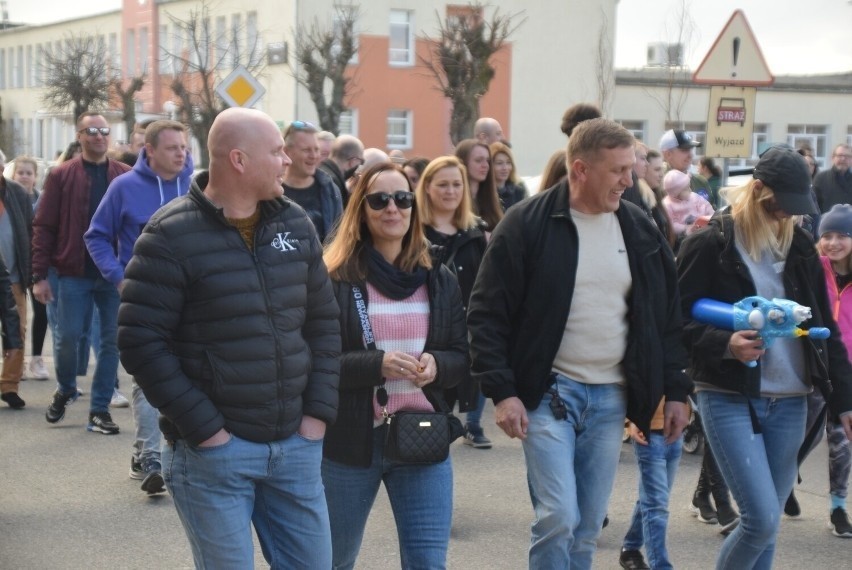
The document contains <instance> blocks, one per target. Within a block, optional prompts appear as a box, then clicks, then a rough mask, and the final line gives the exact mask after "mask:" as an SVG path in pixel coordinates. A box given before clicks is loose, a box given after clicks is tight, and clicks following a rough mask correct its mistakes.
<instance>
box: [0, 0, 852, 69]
mask: <svg viewBox="0 0 852 570" xmlns="http://www.w3.org/2000/svg"><path fill="white" fill-rule="evenodd" d="M363 1H364V2H365V3H366V2H369V0H363ZM461 1H463V0H461ZM491 1H492V2H493V3H495V4H499V0H491ZM582 1H587V2H591V1H594V0H582ZM250 2H251V0H247V3H250ZM487 2H488V0H484V3H487ZM5 3H6V5H7V9H8V12H9V19H10V20H12V21H17V22H27V23H46V22H49V21H57V20H63V19H68V18H75V17H79V16H84V15H88V14H96V13H100V12H107V11H110V10H117V9H119V8H120V7H121V0H83V1H81V2H69V1H68V0H36V1H33V0H6V2H5ZM459 3H460V2H459ZM682 6H686V11H687V13H688V15H689V19H690V20H691V21H692V23H693V24H694V31H693V32H692V33H691V34H689V35H688V41H685V42H684V43H685V58H686V63H687V65H688V66H689V67H690V68H691V69H695V68H697V67H698V65H699V64H700V63H701V61H702V60H703V59H704V56H705V55H706V54H707V52H708V50H709V49H710V46H711V45H712V44H713V41H714V40H715V39H716V38H717V37H718V35H719V34H720V33H721V31H722V28H723V27H724V26H725V24H726V23H727V22H728V20H729V19H730V17H731V15H732V14H733V13H734V11H735V10H737V9H742V10H743V12H744V13H745V16H746V19H747V20H748V22H749V24H750V25H751V29H752V31H753V32H754V34H755V36H756V38H757V42H758V44H759V45H760V48H761V50H762V52H763V56H764V59H765V60H766V63H767V65H768V66H769V70H770V71H771V72H772V73H773V74H774V75H787V74H810V73H835V72H850V71H852V39H850V38H852V32H850V30H852V0H738V1H737V0H619V5H618V17H617V22H616V53H615V65H616V67H617V68H638V67H642V66H643V65H644V64H645V58H646V48H647V45H648V44H649V43H655V42H674V41H676V38H677V36H678V29H679V28H680V27H681V26H680V25H678V23H677V22H678V21H679V19H678V18H677V17H676V14H677V13H678V12H679V11H680V8H681V7H682ZM779 23H781V25H779ZM528 24H529V22H528ZM685 29H686V27H685Z"/></svg>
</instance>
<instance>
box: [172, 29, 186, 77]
mask: <svg viewBox="0 0 852 570" xmlns="http://www.w3.org/2000/svg"><path fill="white" fill-rule="evenodd" d="M182 33H183V29H182V28H181V27H180V26H178V25H176V26H175V27H174V30H173V31H172V54H173V56H174V57H172V73H174V74H175V75H177V74H178V73H180V72H181V71H183V59H182V58H183V57H184V53H183V35H182Z"/></svg>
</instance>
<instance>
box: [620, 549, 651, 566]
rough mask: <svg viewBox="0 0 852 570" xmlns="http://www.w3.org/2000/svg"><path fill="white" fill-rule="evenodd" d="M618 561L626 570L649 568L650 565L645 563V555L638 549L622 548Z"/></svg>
mask: <svg viewBox="0 0 852 570" xmlns="http://www.w3.org/2000/svg"><path fill="white" fill-rule="evenodd" d="M618 563H619V564H621V567H622V568H627V570H651V567H650V566H648V564H646V563H645V557H644V556H642V553H641V552H639V551H638V550H622V551H621V556H619V557H618Z"/></svg>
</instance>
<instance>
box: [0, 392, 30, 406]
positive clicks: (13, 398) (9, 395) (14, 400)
mask: <svg viewBox="0 0 852 570" xmlns="http://www.w3.org/2000/svg"><path fill="white" fill-rule="evenodd" d="M0 400H3V401H4V402H6V403H7V404H9V407H10V408H12V409H13V410H20V409H21V408H23V407H24V406H26V405H27V403H26V402H25V401H23V400H22V399H21V397H20V396H18V394H17V392H6V393H5V394H3V395H2V396H0Z"/></svg>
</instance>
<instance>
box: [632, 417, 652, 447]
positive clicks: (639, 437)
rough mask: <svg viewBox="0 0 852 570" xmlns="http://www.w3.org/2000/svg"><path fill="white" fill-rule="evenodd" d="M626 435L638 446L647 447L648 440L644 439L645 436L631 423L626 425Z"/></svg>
mask: <svg viewBox="0 0 852 570" xmlns="http://www.w3.org/2000/svg"><path fill="white" fill-rule="evenodd" d="M627 433H629V434H630V437H631V438H633V441H635V442H636V443H638V444H639V445H648V440H647V439H645V434H644V433H642V430H640V429H639V428H638V427H636V424H634V423H633V422H630V423H629V424H628V427H627Z"/></svg>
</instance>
